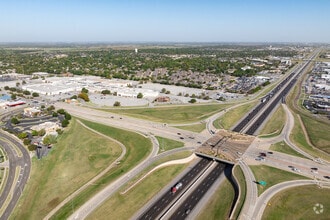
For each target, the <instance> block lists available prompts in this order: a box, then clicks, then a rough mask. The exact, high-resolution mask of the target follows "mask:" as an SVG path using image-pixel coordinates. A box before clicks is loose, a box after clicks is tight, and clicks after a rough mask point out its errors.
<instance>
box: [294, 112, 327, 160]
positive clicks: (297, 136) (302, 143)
mask: <svg viewBox="0 0 330 220" xmlns="http://www.w3.org/2000/svg"><path fill="white" fill-rule="evenodd" d="M294 120H295V124H294V127H293V129H292V132H291V134H290V139H291V141H292V142H293V143H294V144H295V145H296V146H298V147H300V148H301V149H302V150H304V151H305V152H307V153H309V154H310V155H313V156H314V157H320V158H323V159H326V160H328V161H329V160H330V156H329V155H327V154H325V153H324V152H320V151H319V150H318V149H313V148H312V147H311V146H310V145H309V144H308V143H307V141H306V137H305V134H304V132H303V129H302V126H301V124H300V123H299V119H298V117H297V115H295V114H294Z"/></svg>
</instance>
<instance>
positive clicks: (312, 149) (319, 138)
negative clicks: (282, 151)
mask: <svg viewBox="0 0 330 220" xmlns="http://www.w3.org/2000/svg"><path fill="white" fill-rule="evenodd" d="M298 95H299V87H298V86H297V87H295V88H294V90H293V91H292V92H291V93H290V94H289V96H288V98H287V100H288V101H287V103H288V106H289V107H290V109H292V110H293V112H292V114H293V115H294V120H295V124H294V128H293V130H292V132H291V134H290V139H291V140H292V141H293V143H295V144H296V145H297V146H298V147H300V148H301V149H302V150H304V151H305V152H307V153H309V154H311V155H313V156H314V157H320V158H323V159H326V160H328V161H330V156H329V153H330V135H328V133H329V131H330V124H329V123H328V122H324V121H322V119H319V118H317V117H316V116H315V115H313V114H311V113H310V112H308V111H306V110H304V109H303V108H302V107H301V103H302V100H303V98H302V96H303V95H301V97H298V99H297V100H295V97H297V96H298ZM295 102H296V103H295ZM297 114H299V115H300V117H301V121H302V122H303V124H301V123H300V120H299V118H298V116H297ZM303 126H304V127H305V129H306V132H307V138H309V140H310V142H311V143H312V145H313V146H311V145H310V144H308V141H307V139H306V135H305V133H304V131H303ZM326 153H327V154H326Z"/></svg>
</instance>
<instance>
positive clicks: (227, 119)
mask: <svg viewBox="0 0 330 220" xmlns="http://www.w3.org/2000/svg"><path fill="white" fill-rule="evenodd" d="M258 102H259V101H254V102H250V103H248V104H245V105H241V106H239V107H237V108H234V109H231V110H229V111H228V112H226V113H225V114H224V115H223V116H222V117H220V118H218V119H217V120H215V121H214V123H213V125H214V127H216V128H217V129H221V128H223V129H227V130H228V129H230V128H231V127H233V126H234V125H235V124H236V123H237V122H238V120H240V119H241V118H242V117H243V116H244V115H245V114H246V113H248V112H249V111H250V110H251V108H253V107H254V106H255V105H256V103H258Z"/></svg>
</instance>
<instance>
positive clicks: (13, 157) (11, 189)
mask: <svg viewBox="0 0 330 220" xmlns="http://www.w3.org/2000/svg"><path fill="white" fill-rule="evenodd" d="M0 135H1V138H0V145H1V146H2V148H3V149H4V151H5V152H6V154H7V157H8V160H9V173H8V178H7V181H6V185H5V187H4V191H3V192H2V194H1V196H0V204H5V205H6V208H5V210H4V212H3V213H2V215H1V217H0V219H1V220H6V219H8V218H9V216H10V214H11V212H12V211H13V210H14V208H15V206H16V204H17V201H18V199H19V198H20V196H21V194H22V192H23V189H24V187H25V184H26V182H27V181H28V178H29V175H30V170H31V160H30V155H29V153H28V151H27V149H26V148H25V147H24V146H23V145H22V144H21V143H20V141H18V140H17V139H16V137H12V136H11V135H10V134H7V133H6V132H3V131H2V130H0ZM13 145H15V146H16V149H17V150H18V151H20V152H21V156H19V155H18V154H17V152H16V150H14V147H13ZM17 168H19V173H18V175H17V181H16V179H15V175H16V169H17ZM15 181H16V182H15ZM10 197H11V199H9V198H10ZM7 199H9V202H5V201H6V200H7ZM7 201H8V200H7Z"/></svg>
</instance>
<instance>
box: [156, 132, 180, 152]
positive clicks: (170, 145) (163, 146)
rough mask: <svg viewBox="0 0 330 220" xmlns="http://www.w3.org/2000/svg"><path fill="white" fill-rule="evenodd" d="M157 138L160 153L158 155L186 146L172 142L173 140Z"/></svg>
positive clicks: (178, 142)
mask: <svg viewBox="0 0 330 220" xmlns="http://www.w3.org/2000/svg"><path fill="white" fill-rule="evenodd" d="M156 138H157V140H158V143H159V152H158V153H161V152H164V151H168V150H172V149H175V148H179V147H183V146H184V143H183V142H180V141H175V140H171V139H168V138H163V137H159V136H156Z"/></svg>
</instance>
